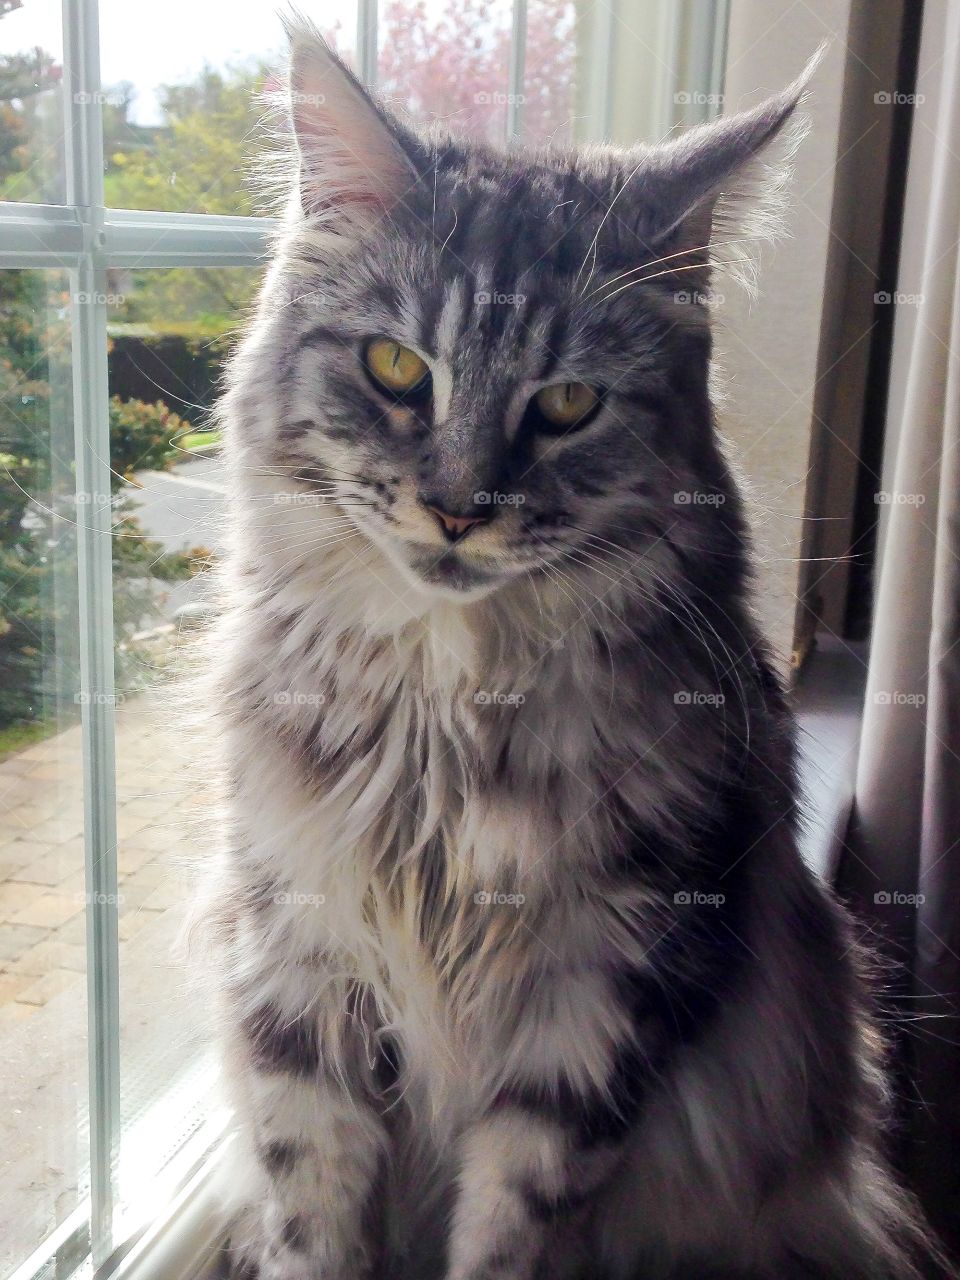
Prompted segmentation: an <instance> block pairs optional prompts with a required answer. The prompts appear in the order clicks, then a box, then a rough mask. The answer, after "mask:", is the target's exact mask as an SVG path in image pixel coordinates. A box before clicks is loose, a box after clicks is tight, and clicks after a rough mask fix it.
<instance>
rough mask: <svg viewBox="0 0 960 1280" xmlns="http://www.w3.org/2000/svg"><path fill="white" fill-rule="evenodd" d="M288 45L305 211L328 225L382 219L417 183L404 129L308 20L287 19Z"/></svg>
mask: <svg viewBox="0 0 960 1280" xmlns="http://www.w3.org/2000/svg"><path fill="white" fill-rule="evenodd" d="M283 24H284V28H285V30H286V33H287V37H288V39H289V42H290V65H289V75H288V107H289V115H290V122H291V124H292V128H293V136H294V139H295V141H296V146H297V152H298V156H299V161H300V198H301V204H302V208H303V212H304V213H305V214H307V215H308V216H309V215H320V216H321V218H322V219H323V221H324V222H325V223H328V224H333V225H332V226H331V229H334V227H335V225H336V223H337V222H338V221H340V220H342V221H344V222H346V223H354V224H358V223H370V222H371V221H372V222H376V221H377V220H378V219H379V218H380V217H382V216H383V215H384V214H387V213H389V210H390V209H391V207H393V206H394V205H395V204H397V203H398V202H399V201H401V200H402V199H403V197H404V195H405V194H406V192H407V191H408V190H409V189H410V187H411V186H412V185H413V184H414V183H415V182H416V181H417V172H416V170H415V168H414V166H413V164H412V162H411V160H410V157H409V156H408V155H407V153H406V152H405V150H404V148H403V145H402V140H401V130H400V127H399V126H398V125H397V123H396V121H394V120H393V119H392V118H391V117H390V116H389V115H388V114H387V112H386V111H384V110H383V108H382V107H381V106H380V105H379V104H378V103H376V102H375V101H374V100H373V98H372V97H371V96H370V95H369V94H368V93H367V91H366V90H365V89H364V88H363V86H362V85H361V84H360V82H359V81H358V80H357V78H356V77H355V76H354V75H353V74H352V72H351V71H349V70H348V68H347V67H346V66H345V65H344V63H343V62H342V61H341V60H340V59H339V58H338V57H337V55H336V54H335V53H334V52H333V50H332V49H331V48H330V46H329V45H328V44H327V42H326V41H325V40H324V39H323V37H322V35H321V34H320V32H319V31H318V30H317V28H316V27H315V26H314V25H313V23H312V22H310V21H309V19H307V18H305V17H304V16H303V15H302V14H300V13H298V12H297V11H296V10H291V11H290V12H289V13H288V14H286V15H285V16H284V18H283Z"/></svg>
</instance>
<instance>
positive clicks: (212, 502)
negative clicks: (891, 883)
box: [108, 268, 258, 1221]
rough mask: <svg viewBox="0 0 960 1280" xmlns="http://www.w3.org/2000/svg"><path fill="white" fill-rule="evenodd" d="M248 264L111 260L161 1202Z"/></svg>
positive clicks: (141, 1121) (186, 1054) (141, 1141)
mask: <svg viewBox="0 0 960 1280" xmlns="http://www.w3.org/2000/svg"><path fill="white" fill-rule="evenodd" d="M257 280H258V272H257V271H256V270H253V269H250V270H248V269H244V268H225V269H222V270H221V269H216V268H210V269H207V270H200V271H198V270H195V269H189V270H187V269H180V270H163V271H160V270H154V271H137V272H117V273H111V278H110V282H109V289H110V294H111V295H112V298H111V300H112V302H113V306H112V308H111V314H110V318H109V320H108V334H109V342H110V347H109V375H110V395H111V399H110V421H111V459H110V461H111V466H112V467H113V469H114V471H115V472H116V473H117V475H118V477H120V479H118V484H117V493H116V496H115V516H116V520H115V527H116V529H117V533H118V535H120V534H122V537H118V539H117V541H116V544H115V547H114V574H115V577H114V592H113V600H114V624H115V629H116V650H115V652H116V685H117V703H118V706H117V712H116V725H117V832H118V849H117V857H118V866H119V898H120V901H119V909H120V1022H121V1032H120V1078H121V1113H122V1115H121V1122H122V1130H121V1146H120V1201H121V1203H122V1206H123V1208H124V1209H125V1210H127V1211H128V1220H130V1219H132V1220H133V1221H135V1220H136V1218H137V1217H138V1216H140V1215H141V1213H143V1212H149V1211H150V1210H153V1211H154V1212H155V1211H156V1204H157V1199H156V1178H157V1176H158V1174H160V1173H161V1171H162V1170H163V1169H164V1167H165V1166H166V1165H167V1164H168V1163H169V1161H170V1160H171V1159H172V1158H173V1157H175V1156H176V1155H177V1153H178V1152H179V1151H180V1150H181V1149H182V1148H183V1147H184V1144H185V1143H186V1142H187V1141H188V1139H190V1138H191V1137H192V1136H193V1135H194V1134H195V1133H196V1132H197V1130H198V1128H199V1127H200V1126H201V1125H202V1124H203V1123H204V1122H205V1121H206V1120H207V1119H208V1118H209V1116H210V1112H211V1108H212V1106H213V1092H212V1091H213V1085H214V1082H215V1077H216V1072H215V1067H214V1062H213V1057H212V1055H211V1054H210V1053H209V1051H208V1048H207V1045H206V1044H205V1042H204V1037H203V1031H204V1027H205V1011H204V1009H203V1006H202V1002H198V1001H197V999H196V996H195V994H194V993H192V991H191V988H190V979H189V974H188V973H187V971H186V967H185V961H184V957H183V955H182V954H181V952H180V951H179V949H178V947H177V945H176V944H177V937H178V935H179V933H180V931H181V929H182V926H183V923H184V916H185V912H186V909H187V907H188V904H189V886H190V871H189V863H190V860H191V858H192V857H194V856H195V855H198V854H199V853H200V852H201V848H200V847H197V848H194V846H193V844H192V835H193V829H194V828H195V827H196V826H197V825H198V824H197V819H198V818H199V817H200V816H201V815H202V813H203V810H204V807H205V805H207V804H208V803H209V796H208V795H207V794H206V793H205V790H204V784H203V778H204V774H205V766H204V763H203V760H202V758H200V757H199V753H195V752H194V751H193V749H192V745H191V741H190V737H189V735H185V733H184V732H183V728H182V724H181V721H182V718H183V712H182V708H181V705H180V703H181V700H182V695H183V687H182V685H180V684H176V683H173V680H174V677H175V676H177V675H179V674H182V673H181V671H180V668H181V666H182V661H181V653H182V647H183V641H184V640H186V639H194V638H199V636H200V635H201V633H202V627H203V623H204V619H205V618H206V617H208V616H209V613H208V610H209V607H210V586H209V584H210V575H209V573H206V572H205V570H206V569H208V568H209V567H210V565H211V564H212V563H213V561H214V560H215V558H216V555H217V552H218V550H219V538H220V533H221V528H222V516H223V507H224V490H223V479H222V473H221V466H220V462H219V459H218V457H217V441H216V437H215V436H214V435H213V433H211V432H210V431H209V429H208V428H209V424H208V423H207V422H206V420H205V411H206V410H207V409H208V408H209V406H210V405H211V404H212V402H213V399H214V396H215V391H216V382H217V379H218V377H219V375H220V367H221V363H222V360H223V357H224V355H225V353H226V350H227V346H228V342H229V338H228V333H232V332H234V331H235V330H236V325H237V316H238V314H239V313H240V311H241V309H242V308H244V307H245V306H246V304H247V302H248V300H249V299H250V298H251V296H252V294H253V291H254V289H255V288H256V285H257Z"/></svg>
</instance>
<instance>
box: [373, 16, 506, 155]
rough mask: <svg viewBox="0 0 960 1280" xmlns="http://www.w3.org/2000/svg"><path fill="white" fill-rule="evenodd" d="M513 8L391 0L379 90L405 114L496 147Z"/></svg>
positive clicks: (381, 43) (383, 26)
mask: <svg viewBox="0 0 960 1280" xmlns="http://www.w3.org/2000/svg"><path fill="white" fill-rule="evenodd" d="M510 30H511V5H510V0H493V2H492V3H488V2H487V0H438V2H437V3H436V4H430V5H429V6H428V5H427V4H426V3H425V0H387V2H386V3H385V4H383V5H382V6H381V10H380V31H379V38H378V41H377V46H378V47H377V77H378V87H379V89H380V92H381V93H382V94H383V96H384V97H385V98H387V99H388V101H389V100H393V101H394V105H395V106H396V107H397V108H398V109H400V110H401V112H409V113H410V114H411V115H412V116H413V117H414V119H416V120H421V121H423V120H436V121H439V122H440V123H442V124H443V126H444V127H445V128H447V129H450V130H451V131H453V132H455V133H469V134H472V135H473V136H474V137H484V138H488V139H490V140H491V141H497V142H499V141H501V140H502V139H503V138H504V137H505V135H506V123H507V100H508V90H509V66H510Z"/></svg>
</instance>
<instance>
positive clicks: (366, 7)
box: [357, 0, 378, 89]
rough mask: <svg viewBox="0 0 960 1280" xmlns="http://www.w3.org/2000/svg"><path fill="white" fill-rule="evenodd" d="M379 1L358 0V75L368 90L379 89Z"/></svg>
mask: <svg viewBox="0 0 960 1280" xmlns="http://www.w3.org/2000/svg"><path fill="white" fill-rule="evenodd" d="M377 27H378V16H377V0H357V75H358V76H359V77H360V80H361V82H362V83H363V84H365V85H366V86H367V88H368V89H375V88H376V87H377V38H378V30H377Z"/></svg>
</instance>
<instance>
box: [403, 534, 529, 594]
mask: <svg viewBox="0 0 960 1280" xmlns="http://www.w3.org/2000/svg"><path fill="white" fill-rule="evenodd" d="M398 558H399V559H400V561H401V563H402V567H403V569H404V571H405V573H406V575H407V577H408V578H409V579H410V580H411V581H412V582H413V585H414V586H415V587H417V588H418V589H419V590H420V591H422V592H424V593H425V594H427V595H431V596H437V597H440V598H441V599H444V600H455V601H458V602H459V603H460V604H472V603H473V602H474V601H476V600H482V599H483V598H484V596H488V595H490V594H491V592H493V591H496V590H497V589H498V587H501V586H502V585H503V584H504V582H506V581H507V575H505V574H504V573H503V572H502V571H500V570H497V569H487V568H484V567H482V566H480V565H478V564H476V563H475V562H474V561H471V560H467V559H466V558H465V557H463V556H460V555H459V554H458V553H457V552H456V551H455V550H453V548H451V549H450V550H449V551H443V552H440V553H439V554H438V553H437V551H435V550H433V549H432V548H431V549H430V550H428V551H411V552H409V554H408V555H406V556H404V555H403V553H400V556H399V557H398Z"/></svg>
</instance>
